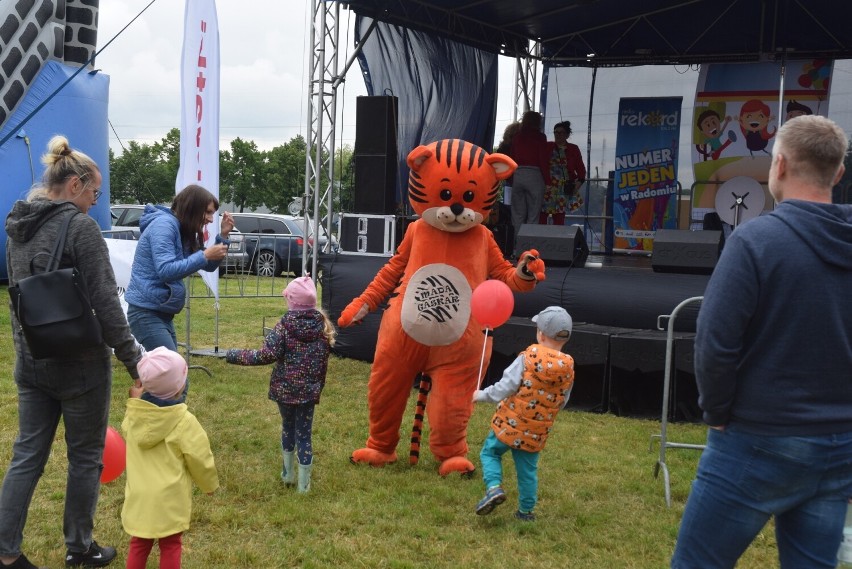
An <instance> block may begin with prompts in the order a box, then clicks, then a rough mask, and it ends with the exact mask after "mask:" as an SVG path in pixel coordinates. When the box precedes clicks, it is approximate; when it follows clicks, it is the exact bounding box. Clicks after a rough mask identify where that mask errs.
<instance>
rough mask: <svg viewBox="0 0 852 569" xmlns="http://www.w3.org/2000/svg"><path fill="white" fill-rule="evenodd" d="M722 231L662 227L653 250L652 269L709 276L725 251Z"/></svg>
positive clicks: (659, 271) (657, 234) (658, 231)
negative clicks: (723, 250) (720, 254)
mask: <svg viewBox="0 0 852 569" xmlns="http://www.w3.org/2000/svg"><path fill="white" fill-rule="evenodd" d="M722 243H723V240H722V232H721V231H689V230H687V229H658V230H657V233H656V235H655V236H654V249H653V251H652V252H651V268H653V269H654V271H656V272H658V273H692V274H700V275H709V274H710V273H712V272H713V269H714V267H715V266H716V261H718V260H719V253H720V252H721V251H722Z"/></svg>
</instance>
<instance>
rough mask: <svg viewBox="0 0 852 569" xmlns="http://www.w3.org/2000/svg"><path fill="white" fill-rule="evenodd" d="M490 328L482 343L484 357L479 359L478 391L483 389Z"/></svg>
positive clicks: (486, 331) (486, 330) (486, 329)
mask: <svg viewBox="0 0 852 569" xmlns="http://www.w3.org/2000/svg"><path fill="white" fill-rule="evenodd" d="M488 330H489V328H488V326H486V327H485V339H484V340H483V341H482V357H480V358H479V383H478V384H477V387H476V389H482V380H483V379H484V378H483V377H482V367H483V366H484V365H485V348H486V347H487V346H488Z"/></svg>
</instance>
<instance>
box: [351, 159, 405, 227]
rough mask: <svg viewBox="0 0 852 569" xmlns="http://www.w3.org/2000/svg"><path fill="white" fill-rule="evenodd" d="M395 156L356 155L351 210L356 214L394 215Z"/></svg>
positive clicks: (395, 200)
mask: <svg viewBox="0 0 852 569" xmlns="http://www.w3.org/2000/svg"><path fill="white" fill-rule="evenodd" d="M396 178H397V163H396V156H393V157H388V156H384V155H370V154H356V155H355V191H354V196H353V198H354V199H353V209H354V210H355V211H356V212H358V213H370V214H375V215H394V214H395V213H396V210H397V201H398V200H397V196H396Z"/></svg>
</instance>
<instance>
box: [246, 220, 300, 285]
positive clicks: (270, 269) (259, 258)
mask: <svg viewBox="0 0 852 569" xmlns="http://www.w3.org/2000/svg"><path fill="white" fill-rule="evenodd" d="M231 215H233V216H234V225H235V226H236V228H237V229H238V230H239V231H240V233H242V234H243V239H244V242H245V246H246V255H247V256H248V258H249V259H250V262H249V268H250V270H251V271H252V272H253V273H256V274H258V275H260V276H263V277H272V276H276V277H277V276H279V275H281V273H283V272H285V271H286V272H289V273H293V274H294V275H295V276H300V275H301V274H302V250H303V249H304V246H305V231H304V227H305V225H304V220H302V219H300V218H296V217H293V216H290V215H279V214H274V213H232V214H231Z"/></svg>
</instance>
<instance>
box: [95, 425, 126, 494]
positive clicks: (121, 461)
mask: <svg viewBox="0 0 852 569" xmlns="http://www.w3.org/2000/svg"><path fill="white" fill-rule="evenodd" d="M103 463H104V469H103V470H102V471H101V483H102V484H107V483H108V482H112V481H113V480H115V479H116V478H118V477H119V476H121V473H122V472H124V466H125V465H126V464H127V446H126V445H125V444H124V439H123V438H121V435H120V434H119V433H118V431H116V430H115V429H114V428H112V427H107V431H106V440H105V442H104V457H103Z"/></svg>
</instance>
